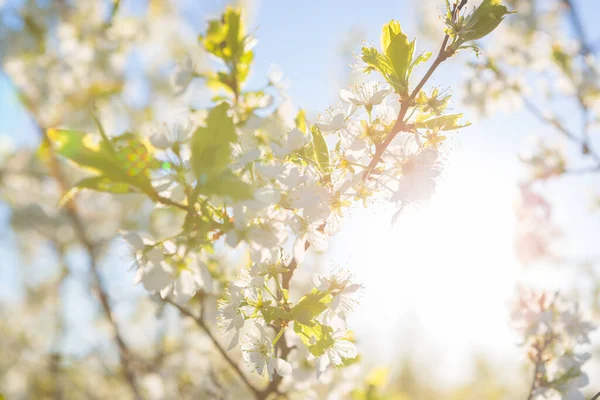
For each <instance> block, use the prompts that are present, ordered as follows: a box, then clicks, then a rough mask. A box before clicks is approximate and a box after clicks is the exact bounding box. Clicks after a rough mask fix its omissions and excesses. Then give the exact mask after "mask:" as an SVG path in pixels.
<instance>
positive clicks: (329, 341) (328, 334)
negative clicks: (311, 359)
mask: <svg viewBox="0 0 600 400" xmlns="http://www.w3.org/2000/svg"><path fill="white" fill-rule="evenodd" d="M294 332H296V333H297V334H298V336H299V337H300V340H302V343H304V345H305V346H306V347H307V348H308V351H310V352H311V354H312V355H314V356H316V357H318V356H320V355H322V354H323V353H325V350H326V349H328V348H330V347H331V346H333V345H334V343H335V341H334V340H333V337H332V333H333V328H332V327H330V326H327V325H321V324H320V323H318V322H314V323H313V324H311V325H305V324H302V323H299V322H294Z"/></svg>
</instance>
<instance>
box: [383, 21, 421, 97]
mask: <svg viewBox="0 0 600 400" xmlns="http://www.w3.org/2000/svg"><path fill="white" fill-rule="evenodd" d="M393 22H396V23H397V21H392V22H390V24H392V23H393ZM397 26H398V31H397V32H394V31H393V30H392V28H391V27H390V28H389V29H388V30H389V32H390V44H389V46H388V47H387V48H386V49H385V50H384V53H385V55H386V56H387V58H388V59H389V60H390V62H391V65H392V68H393V70H394V72H395V74H396V76H397V77H398V79H399V93H401V94H402V93H407V92H408V78H409V75H408V72H409V68H410V65H411V61H412V57H413V53H414V51H415V41H414V40H413V41H412V42H409V41H408V36H406V35H405V34H404V33H403V32H402V30H400V24H397ZM391 35H394V36H391Z"/></svg>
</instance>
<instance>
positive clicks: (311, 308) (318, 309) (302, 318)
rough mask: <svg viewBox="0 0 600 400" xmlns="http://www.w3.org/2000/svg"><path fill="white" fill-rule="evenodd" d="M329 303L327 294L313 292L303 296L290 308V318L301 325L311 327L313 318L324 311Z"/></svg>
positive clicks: (329, 296) (329, 298) (329, 299)
mask: <svg viewBox="0 0 600 400" xmlns="http://www.w3.org/2000/svg"><path fill="white" fill-rule="evenodd" d="M330 302H331V295H330V294H329V293H327V292H319V291H313V292H311V293H309V294H307V295H306V296H303V297H302V298H301V299H300V300H299V301H298V303H297V304H296V305H295V306H294V307H293V308H292V310H291V313H292V317H294V320H295V321H297V322H299V323H301V324H304V325H311V324H312V322H313V320H314V318H315V317H317V316H318V315H320V314H321V313H322V312H323V311H325V310H326V309H327V306H328V305H329V303H330Z"/></svg>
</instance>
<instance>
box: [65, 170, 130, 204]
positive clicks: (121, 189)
mask: <svg viewBox="0 0 600 400" xmlns="http://www.w3.org/2000/svg"><path fill="white" fill-rule="evenodd" d="M84 189H90V190H96V191H98V192H108V193H114V194H126V193H135V192H136V190H135V187H134V186H132V185H130V184H128V183H125V182H116V181H114V180H112V179H110V178H109V177H106V176H103V175H99V176H92V177H89V178H84V179H82V180H80V181H79V182H77V183H76V184H75V185H74V186H73V187H72V188H71V189H69V191H67V192H66V193H65V194H64V195H63V197H62V198H61V199H60V201H59V202H58V207H62V206H64V205H65V204H66V203H67V202H69V201H70V200H71V199H72V198H73V197H74V196H75V195H76V194H77V193H79V192H80V191H82V190H84Z"/></svg>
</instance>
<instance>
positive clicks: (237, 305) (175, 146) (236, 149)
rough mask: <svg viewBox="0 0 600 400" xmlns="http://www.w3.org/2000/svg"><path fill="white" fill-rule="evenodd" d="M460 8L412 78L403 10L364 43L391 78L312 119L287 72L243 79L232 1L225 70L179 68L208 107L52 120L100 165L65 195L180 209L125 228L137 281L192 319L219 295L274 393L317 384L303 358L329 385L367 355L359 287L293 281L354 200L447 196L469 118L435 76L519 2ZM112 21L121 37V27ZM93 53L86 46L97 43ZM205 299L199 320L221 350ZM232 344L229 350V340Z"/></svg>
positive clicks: (245, 40) (79, 156)
mask: <svg viewBox="0 0 600 400" xmlns="http://www.w3.org/2000/svg"><path fill="white" fill-rule="evenodd" d="M463 3H464V2H458V1H456V2H454V4H453V5H452V6H451V5H450V4H449V3H448V15H447V25H448V29H447V30H446V35H447V36H446V38H445V40H444V44H443V46H442V49H441V50H440V52H439V54H438V56H437V58H436V60H435V61H434V62H433V63H432V64H430V67H429V69H428V70H427V71H426V72H424V74H423V78H422V79H421V81H420V82H419V84H417V85H416V86H415V87H414V88H411V74H412V73H413V72H414V71H416V70H417V67H418V66H419V65H420V64H423V63H426V62H427V61H428V60H429V58H430V56H431V53H428V52H423V53H420V54H417V53H416V51H415V50H416V49H415V46H416V42H415V41H414V40H413V41H409V40H408V36H407V35H406V34H405V33H404V32H403V31H402V28H401V26H400V23H399V22H398V21H394V20H393V21H391V22H390V23H388V24H386V25H385V26H384V27H383V29H382V34H381V43H380V46H379V48H376V47H375V46H371V45H365V46H363V48H362V49H361V50H362V51H361V56H360V61H359V66H360V68H361V69H362V71H363V72H364V74H366V75H371V74H372V73H378V74H379V75H380V77H382V78H383V80H382V81H376V80H367V81H364V82H362V83H359V84H357V85H354V86H352V87H350V88H348V89H344V90H341V91H340V92H339V101H338V102H337V103H336V104H334V105H333V106H331V107H330V108H329V109H327V110H326V112H325V113H323V114H322V115H319V116H318V117H317V118H314V119H310V118H308V117H307V116H306V114H305V112H304V111H303V110H295V109H294V107H293V105H292V104H291V103H290V101H289V99H287V96H285V94H284V91H283V89H284V86H285V84H284V83H283V80H282V77H281V75H280V74H277V73H272V74H271V75H270V76H269V79H268V82H267V83H266V84H265V86H264V87H263V88H262V89H258V90H247V89H245V87H244V85H245V83H246V81H247V78H248V74H249V71H250V68H251V66H252V60H253V57H254V53H253V48H254V46H255V45H256V39H255V38H253V36H252V35H250V34H247V33H246V30H245V27H244V21H243V19H242V16H241V14H240V12H239V11H238V10H235V9H232V8H228V9H227V10H226V11H225V12H224V13H223V15H222V16H221V18H219V19H214V20H211V21H209V24H208V28H207V29H206V31H205V32H204V33H203V34H202V35H200V36H199V38H198V40H199V44H200V46H199V47H200V48H201V49H202V51H203V52H205V53H206V54H208V55H210V57H211V58H212V59H216V60H218V61H219V64H218V67H216V68H215V70H214V71H213V70H209V71H199V70H197V66H196V65H195V64H194V62H192V59H191V57H183V58H182V59H181V60H180V62H178V64H177V66H176V68H175V70H174V75H173V77H172V79H171V82H172V84H173V88H172V89H173V94H176V95H179V94H184V93H187V92H188V91H189V90H188V89H189V88H190V87H191V83H192V81H193V80H195V79H199V80H200V79H201V80H204V81H205V83H206V84H207V86H209V87H211V88H214V89H215V90H216V91H217V95H216V96H215V97H214V99H213V101H212V102H211V104H210V106H209V107H207V108H206V109H205V108H199V109H197V108H195V107H191V108H190V112H189V115H188V116H187V117H186V118H184V119H185V120H184V121H181V122H180V123H177V124H174V125H162V126H161V127H160V128H157V129H154V130H153V131H152V132H145V131H143V130H141V129H132V130H131V131H128V132H125V133H123V134H120V135H119V134H115V133H114V132H112V131H111V132H109V133H107V129H105V126H104V125H103V123H102V121H101V120H102V119H101V118H94V122H95V123H96V126H97V130H98V131H99V135H94V134H88V133H86V132H83V131H76V130H70V129H58V128H52V129H49V130H47V141H48V143H46V144H45V147H44V150H45V151H50V150H51V151H55V152H56V154H58V155H60V156H62V157H64V158H66V159H68V160H70V161H71V162H73V163H74V164H76V165H78V166H80V167H82V168H85V169H86V170H88V171H92V172H93V173H94V175H92V176H87V177H85V178H83V179H82V180H80V181H79V182H78V183H76V184H75V185H74V187H73V188H72V189H71V190H69V191H68V192H67V193H65V194H64V196H63V199H62V200H61V202H60V203H61V204H68V203H69V202H70V201H71V199H72V198H73V196H75V194H76V193H77V192H79V191H82V190H95V191H99V192H108V193H111V194H114V195H123V194H137V195H141V196H143V197H145V198H147V199H148V200H150V201H151V202H152V205H153V208H154V209H155V210H165V211H166V212H168V213H170V214H172V215H174V216H176V218H175V217H174V218H173V219H172V220H173V221H178V222H179V223H178V226H175V227H171V231H172V232H171V233H172V234H171V235H160V234H154V232H153V234H152V235H150V234H148V233H144V232H142V231H141V230H139V229H136V230H127V231H122V236H123V238H124V239H125V241H126V242H128V244H129V246H130V251H131V253H132V256H133V257H132V258H133V260H134V264H135V269H136V276H135V283H141V284H142V285H143V286H144V288H145V289H146V290H147V291H148V292H150V293H152V294H154V295H155V296H154V298H156V299H159V300H161V299H162V300H163V301H164V302H168V303H171V304H173V305H174V306H176V307H178V308H179V310H180V311H181V310H183V311H185V312H184V313H186V315H189V316H193V313H191V312H190V311H186V310H188V308H186V307H188V306H191V305H192V304H194V300H195V298H198V297H202V296H198V295H199V294H200V295H203V294H213V295H214V297H216V298H219V303H218V311H219V316H218V324H217V325H218V327H219V328H220V331H221V332H222V333H223V334H224V335H225V336H228V342H229V344H228V349H229V350H233V349H234V348H236V347H238V345H239V347H240V349H241V352H242V356H243V359H244V360H245V361H246V363H247V365H248V367H249V369H250V370H251V371H254V372H256V373H258V374H259V375H265V374H266V375H267V376H268V378H269V379H270V381H271V382H272V383H273V385H275V386H274V388H275V389H274V391H277V390H278V389H277V385H279V384H280V383H281V382H283V384H287V385H288V386H290V387H294V386H298V385H300V386H302V387H295V388H294V389H290V390H297V391H303V390H305V389H307V387H306V386H305V385H304V384H305V383H306V380H305V381H303V382H304V383H303V382H299V381H298V382H296V381H292V382H289V380H287V381H286V380H283V378H282V377H284V376H288V375H291V374H304V373H305V372H306V371H305V370H306V369H307V368H306V366H307V364H308V366H309V367H310V369H311V370H316V375H314V378H315V379H316V380H320V381H323V380H327V379H328V376H331V373H330V371H331V370H333V367H335V368H342V367H347V366H349V365H351V364H352V363H353V362H355V360H356V358H357V354H358V353H357V348H356V346H355V344H354V338H353V335H352V332H351V331H350V330H349V329H348V327H347V325H346V319H347V315H348V314H349V313H350V312H351V311H352V310H353V309H354V308H355V307H356V305H357V304H358V297H359V296H360V293H361V291H362V286H361V285H360V284H358V283H356V282H354V278H353V276H352V274H350V273H349V272H348V271H346V270H344V269H342V268H335V269H334V270H333V271H332V272H331V274H329V275H317V276H315V279H314V281H313V285H312V287H311V288H310V289H307V288H305V287H302V286H301V285H293V284H292V283H291V281H292V277H293V275H294V271H295V270H296V269H298V268H303V267H305V266H306V264H307V263H308V262H309V261H310V257H307V252H309V251H316V252H323V251H325V250H327V248H328V243H329V240H330V237H331V236H333V235H335V234H336V233H337V232H338V231H339V230H340V229H341V226H342V222H343V217H344V216H345V214H346V213H347V210H348V209H349V208H350V207H351V206H353V205H355V204H356V203H362V204H363V205H364V206H365V207H367V206H368V205H369V204H370V203H372V202H373V201H382V202H386V203H393V204H395V205H396V208H397V213H396V214H395V215H394V217H393V220H394V219H395V218H396V217H397V216H398V215H399V213H400V212H401V210H402V209H403V208H404V207H406V206H409V205H412V204H416V203H419V202H422V201H426V200H427V199H429V198H430V197H431V196H432V194H433V193H434V192H435V189H436V185H437V180H438V178H439V176H440V174H441V171H442V164H443V146H444V141H445V139H446V136H445V135H446V134H447V132H450V131H454V130H457V129H460V128H463V127H465V126H467V125H468V124H467V123H462V122H461V118H462V114H450V113H448V112H447V111H448V110H447V107H448V104H449V100H450V95H449V94H448V92H447V91H446V90H440V89H439V88H432V89H431V90H427V91H426V90H424V89H423V87H424V85H425V84H426V83H427V80H428V79H429V78H430V76H431V74H432V73H433V72H434V70H435V69H436V68H437V67H438V66H439V65H440V64H441V63H442V62H443V61H445V60H446V59H448V58H450V57H452V56H454V55H455V54H456V53H457V52H459V50H462V49H465V48H467V47H469V45H468V43H469V42H471V41H473V40H475V39H478V38H481V37H483V36H485V35H487V34H489V33H490V32H491V31H492V30H493V29H495V28H496V27H497V26H498V24H499V23H500V22H501V21H502V19H503V18H504V16H505V15H506V14H507V13H508V10H507V9H506V7H504V6H502V5H501V4H500V3H499V2H498V1H489V0H485V1H484V2H483V3H482V4H481V5H480V7H479V8H477V9H475V10H474V11H473V12H470V13H463V11H464V10H462V8H463V6H464V4H463ZM101 26H102V28H103V29H104V28H106V29H108V30H109V32H110V24H107V23H103V24H101ZM66 31H68V29H67V30H66ZM67 33H68V32H67ZM73 46H75V47H76V48H77V49H79V47H77V46H79V45H78V44H77V43H71V47H73ZM67 47H68V46H67ZM80 50H81V51H80ZM83 50H85V49H79V50H77V53H78V54H83V55H85V54H87V53H88V52H89V51H88V50H85V51H83ZM84 72H85V71H84ZM369 79H372V78H369ZM17 80H18V79H17ZM33 97H35V96H33ZM44 124H51V125H55V124H56V122H55V121H54V120H53V119H51V118H48V119H47V120H46V119H44ZM174 225H175V224H174ZM234 250H235V251H234ZM216 251H224V252H231V253H235V254H243V255H244V256H245V257H241V258H242V259H243V260H247V261H243V262H242V263H243V264H244V265H243V266H242V268H240V269H239V271H238V273H237V278H236V279H232V278H231V276H232V271H231V268H230V266H229V265H225V263H222V264H220V265H217V266H213V265H212V264H210V262H209V260H210V258H211V255H212V254H213V253H214V252H216ZM288 254H289V256H288ZM209 264H210V265H209ZM201 305H202V307H203V309H202V313H203V314H202V316H201V317H200V319H199V320H198V321H199V322H198V321H197V322H198V324H199V325H200V327H201V328H202V329H204V330H205V331H207V333H208V336H209V337H210V338H211V339H212V340H213V343H215V345H217V346H218V345H219V342H218V340H217V339H216V338H214V337H213V336H212V335H211V334H210V326H209V325H210V324H209V323H207V322H205V321H204V320H203V318H204V316H205V314H204V307H205V304H203V303H202V304H201ZM106 307H108V306H106ZM108 314H109V315H110V312H109V313H108ZM221 354H222V355H224V358H226V359H227V360H229V359H228V358H227V357H228V356H226V355H225V354H226V352H225V350H223V349H222V352H221ZM125 359H126V357H125ZM238 373H239V371H238ZM240 374H241V375H242V376H243V373H240ZM303 385H304V386H303ZM133 386H135V385H133ZM269 388H271V386H268V387H267V389H265V390H270V389H269ZM254 392H255V393H256V392H257V390H254Z"/></svg>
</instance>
